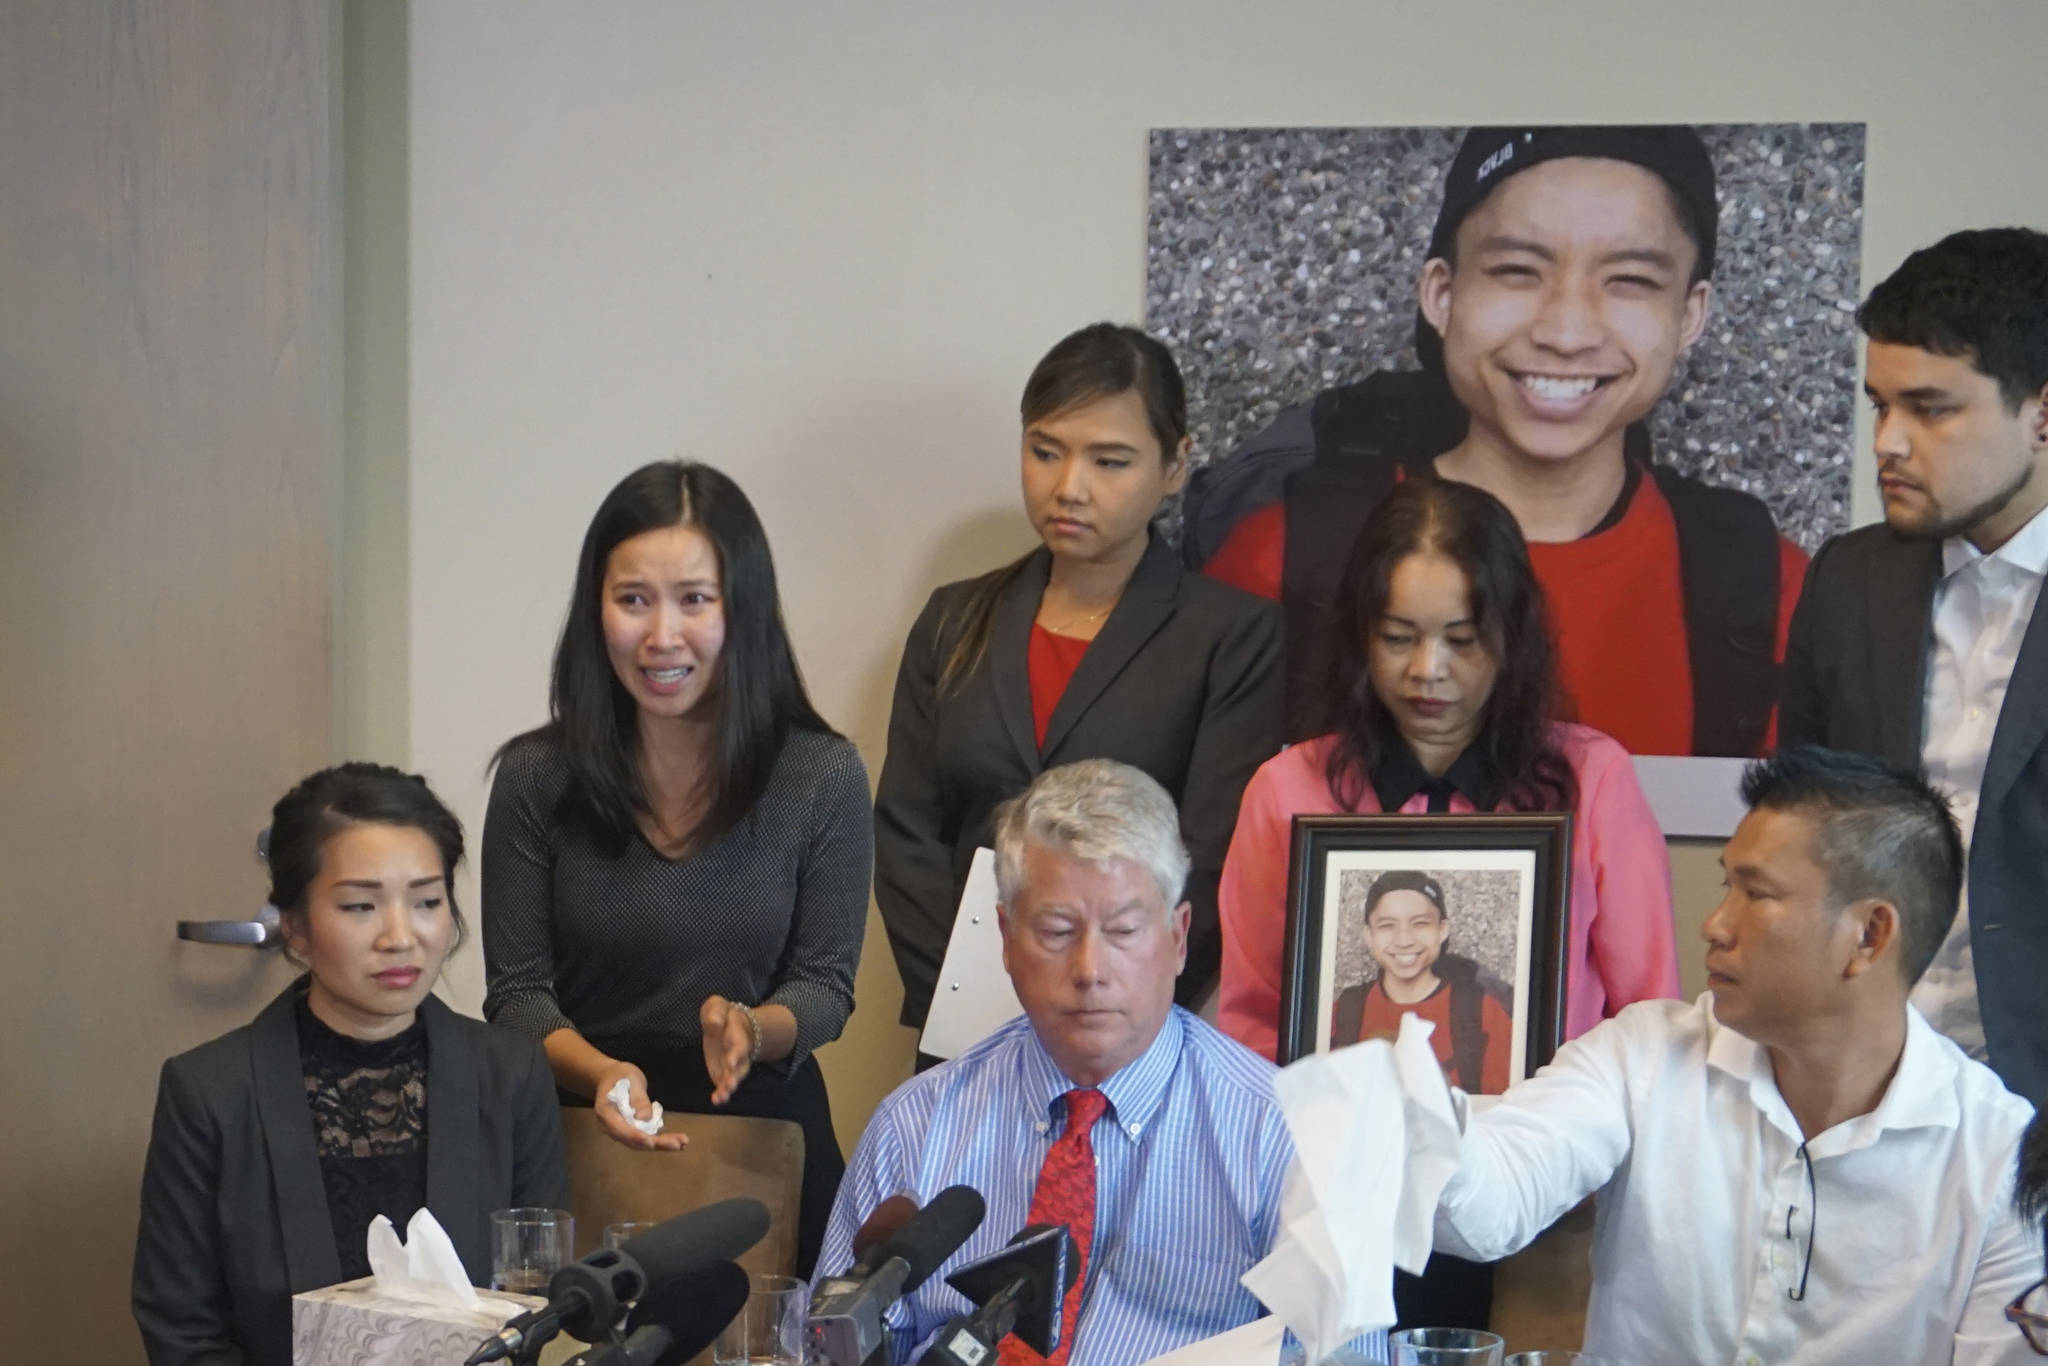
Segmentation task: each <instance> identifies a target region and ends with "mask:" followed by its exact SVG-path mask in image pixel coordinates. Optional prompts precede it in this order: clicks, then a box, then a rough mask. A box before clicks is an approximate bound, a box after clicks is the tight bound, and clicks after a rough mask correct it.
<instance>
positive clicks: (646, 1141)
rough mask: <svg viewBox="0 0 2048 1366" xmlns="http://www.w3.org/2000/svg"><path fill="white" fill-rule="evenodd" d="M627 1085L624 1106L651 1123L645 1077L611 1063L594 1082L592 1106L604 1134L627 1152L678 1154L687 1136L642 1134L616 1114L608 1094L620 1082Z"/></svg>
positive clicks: (631, 1067) (630, 1067) (651, 1107)
mask: <svg viewBox="0 0 2048 1366" xmlns="http://www.w3.org/2000/svg"><path fill="white" fill-rule="evenodd" d="M621 1078H624V1079H625V1081H626V1082H627V1083H628V1090H627V1092H626V1103H627V1104H628V1105H630V1106H631V1107H632V1110H633V1114H634V1117H635V1118H638V1119H652V1118H653V1117H654V1105H653V1103H652V1102H651V1101H650V1100H649V1098H648V1095H647V1074H646V1073H645V1072H642V1071H641V1070H640V1069H639V1068H637V1067H635V1066H634V1065H633V1064H632V1063H629V1062H613V1063H612V1064H611V1065H610V1066H609V1067H607V1068H606V1069H605V1070H604V1071H603V1072H601V1073H599V1075H598V1078H597V1093H596V1095H595V1096H593V1097H592V1099H591V1103H592V1104H593V1105H595V1106H596V1107H597V1122H598V1123H599V1124H602V1125H603V1126H604V1131H605V1132H606V1133H607V1134H609V1135H611V1136H612V1138H614V1139H615V1140H617V1141H618V1142H620V1143H623V1144H625V1145H626V1146H627V1147H628V1148H639V1149H641V1150H643V1151H646V1152H656V1151H660V1152H678V1151H680V1150H681V1149H682V1147H683V1145H685V1144H687V1143H688V1142H689V1141H690V1140H689V1138H688V1136H687V1135H684V1134H675V1133H658V1134H643V1133H641V1132H640V1131H639V1130H638V1129H636V1128H634V1127H633V1126H632V1125H631V1124H628V1123H627V1122H626V1117H625V1116H624V1115H622V1114H620V1113H619V1107H618V1106H616V1105H614V1104H612V1098H611V1090H612V1087H613V1086H615V1085H617V1084H618V1082H619V1080H620V1079H621Z"/></svg>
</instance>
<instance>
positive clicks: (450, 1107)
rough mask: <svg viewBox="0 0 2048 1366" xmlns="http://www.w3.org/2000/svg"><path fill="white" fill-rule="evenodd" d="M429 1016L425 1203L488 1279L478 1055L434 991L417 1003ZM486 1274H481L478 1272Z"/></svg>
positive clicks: (474, 1275)
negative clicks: (481, 1192)
mask: <svg viewBox="0 0 2048 1366" xmlns="http://www.w3.org/2000/svg"><path fill="white" fill-rule="evenodd" d="M420 1013H421V1014H422V1015H424V1016H425V1017H426V1020H427V1208H429V1209H431V1210H433V1211H434V1218H435V1219H436V1220H437V1221H438V1222H439V1223H440V1225H441V1227H442V1229H444V1230H445V1231H446V1232H447V1234H448V1241H449V1242H451V1243H453V1244H454V1245H455V1253H456V1255H457V1256H459V1257H461V1258H462V1265H463V1267H464V1269H466V1270H467V1271H468V1272H469V1278H470V1280H471V1281H472V1282H475V1283H476V1284H479V1285H483V1284H488V1279H487V1278H488V1277H489V1275H490V1270H491V1254H490V1248H489V1246H488V1245H487V1241H486V1239H487V1234H486V1231H485V1227H484V1225H485V1222H486V1220H488V1219H489V1218H490V1214H491V1212H490V1211H489V1210H487V1209H483V1208H481V1196H480V1195H479V1194H478V1182H477V1164H478V1163H480V1162H483V1161H485V1160H486V1158H485V1154H484V1151H483V1142H482V1133H481V1131H480V1129H479V1127H478V1123H477V1108H478V1107H477V1096H478V1094H479V1087H478V1082H477V1057H476V1053H475V1051H474V1050H473V1049H472V1048H471V1047H470V1040H469V1038H468V1036H467V1035H466V1034H465V1032H464V1031H463V1029H462V1027H461V1022H460V1021H459V1020H458V1019H456V1017H455V1012H454V1011H452V1010H450V1009H449V1008H448V1007H447V1006H445V1005H443V1004H442V1003H441V1001H440V999H439V998H438V997H435V996H428V997H427V999H426V1000H424V1001H422V1002H421V1003H420ZM480 1275H481V1276H482V1277H484V1278H486V1279H482V1280H480V1279H479V1276H480Z"/></svg>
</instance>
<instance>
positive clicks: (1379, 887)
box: [1365, 868, 1450, 917]
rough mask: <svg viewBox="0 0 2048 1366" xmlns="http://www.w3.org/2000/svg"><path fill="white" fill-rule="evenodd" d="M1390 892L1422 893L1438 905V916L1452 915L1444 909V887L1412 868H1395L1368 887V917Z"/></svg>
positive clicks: (1366, 903) (1366, 899)
mask: <svg viewBox="0 0 2048 1366" xmlns="http://www.w3.org/2000/svg"><path fill="white" fill-rule="evenodd" d="M1388 892H1420V893H1422V895H1424V896H1426V897H1428V898H1429V899H1430V900H1431V901H1434V902H1435V903H1436V909H1437V912H1438V914H1440V915H1443V916H1446V917H1448V916H1449V915H1450V912H1449V911H1448V910H1446V909H1445V907H1444V889H1443V885H1442V884H1441V883H1439V882H1438V881H1437V880H1436V879H1435V878H1433V877H1431V876H1430V875H1429V874H1428V873H1423V872H1418V871H1416V870H1414V869H1412V868H1395V869H1392V870H1390V871H1388V872H1384V873H1381V874H1380V875H1379V876H1378V877H1376V878H1374V879H1373V880H1372V886H1370V887H1368V888H1367V889H1366V893H1365V913H1366V915H1368V916H1370V915H1371V914H1372V908H1373V907H1375V906H1377V905H1379V904H1380V898H1381V897H1383V896H1385V895H1386V894H1387V893H1388Z"/></svg>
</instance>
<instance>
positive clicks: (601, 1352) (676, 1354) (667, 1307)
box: [568, 1262, 748, 1366]
mask: <svg viewBox="0 0 2048 1366" xmlns="http://www.w3.org/2000/svg"><path fill="white" fill-rule="evenodd" d="M747 1291H748V1282H747V1273H746V1272H745V1271H744V1270H742V1269H741V1268H740V1267H738V1266H736V1265H735V1264H733V1263H732V1262H717V1263H714V1264H713V1265H711V1266H709V1267H706V1268H705V1269H703V1270H702V1271H699V1272H697V1273H695V1274H694V1275H690V1276H685V1277H683V1278H682V1279H680V1280H677V1281H674V1282H671V1283H670V1284H669V1285H668V1286H666V1287H664V1288H662V1289H659V1290H654V1291H650V1292H649V1293H648V1295H647V1297H646V1298H645V1299H643V1300H641V1301H640V1303H638V1304H636V1305H634V1306H633V1312H632V1314H631V1316H630V1317H629V1318H628V1319H627V1320H626V1323H627V1328H628V1330H629V1331H628V1332H627V1333H626V1335H625V1337H624V1338H622V1339H621V1340H620V1341H618V1342H610V1343H605V1344H604V1345H602V1346H598V1347H593V1348H591V1349H590V1350H589V1351H587V1352H583V1353H581V1354H580V1355H577V1356H575V1357H571V1358H570V1360H569V1363H568V1366H682V1363H684V1362H686V1361H688V1360H689V1359H690V1358H692V1357H694V1356H696V1355H697V1354H698V1353H699V1352H701V1351H703V1350H704V1349H705V1348H706V1347H709V1346H710V1345H711V1344H712V1342H713V1341H715V1340H716V1339H717V1337H718V1335H719V1334H720V1333H722V1332H724V1331H725V1326H726V1325H727V1324H729V1323H731V1322H732V1321H733V1320H734V1319H735V1318H737V1317H739V1313H740V1310H742V1309H744V1308H746V1304H747Z"/></svg>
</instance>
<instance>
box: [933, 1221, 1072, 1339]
mask: <svg viewBox="0 0 2048 1366" xmlns="http://www.w3.org/2000/svg"><path fill="white" fill-rule="evenodd" d="M1080 1275H1081V1263H1080V1259H1079V1258H1077V1257H1076V1256H1075V1255H1074V1239H1073V1236H1072V1235H1071V1234H1069V1233H1068V1232H1067V1226H1066V1225H1065V1224H1033V1225H1031V1226H1030V1227H1028V1228H1025V1229H1024V1230H1023V1231H1022V1232H1020V1233H1018V1235H1017V1236H1016V1237H1015V1238H1012V1239H1011V1240H1010V1244H1009V1246H1008V1247H1005V1248H1003V1249H1002V1250H1000V1251H998V1252H996V1253H995V1254H994V1255H992V1256H988V1257H984V1258H982V1259H981V1260H980V1261H978V1262H970V1263H969V1264H968V1265H966V1266H963V1267H961V1268H960V1269H959V1270H958V1271H955V1272H954V1273H953V1274H952V1275H950V1276H948V1277H946V1284H947V1285H950V1286H952V1287H953V1288H954V1289H955V1290H958V1291H959V1292H960V1293H961V1294H963V1295H965V1296H966V1297H967V1298H968V1299H970V1300H972V1301H974V1303H975V1304H976V1305H978V1306H980V1307H979V1308H977V1309H976V1310H975V1311H974V1312H973V1313H972V1314H961V1315H959V1316H958V1317H956V1318H954V1319H953V1320H952V1321H951V1322H950V1323H948V1324H947V1325H946V1326H945V1327H944V1328H941V1329H940V1330H939V1333H938V1336H937V1337H935V1338H934V1339H933V1340H932V1345H931V1347H930V1348H929V1349H928V1350H927V1351H926V1352H925V1354H924V1355H923V1356H922V1357H920V1358H919V1361H920V1362H930V1363H932V1366H981V1363H982V1362H984V1361H986V1360H988V1359H989V1358H990V1357H991V1356H993V1355H994V1354H995V1350H996V1344H997V1343H999V1342H1001V1341H1002V1340H1003V1339H1004V1338H1005V1337H1007V1336H1009V1335H1010V1334H1011V1333H1015V1334H1016V1335H1017V1339H1018V1341H1020V1342H1022V1343H1023V1344H1024V1345H1025V1346H1027V1347H1029V1348H1031V1350H1033V1351H1034V1352H1037V1353H1038V1354H1039V1355H1040V1356H1042V1357H1049V1356H1051V1355H1052V1354H1053V1352H1054V1351H1056V1350H1057V1349H1058V1347H1059V1345H1060V1327H1061V1318H1062V1314H1061V1311H1062V1309H1063V1308H1064V1307H1065V1305H1066V1300H1067V1292H1068V1291H1069V1290H1071V1289H1073V1287H1074V1282H1075V1281H1076V1280H1077V1279H1079V1278H1080ZM1054 1287H1058V1288H1057V1289H1055V1288H1054Z"/></svg>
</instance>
